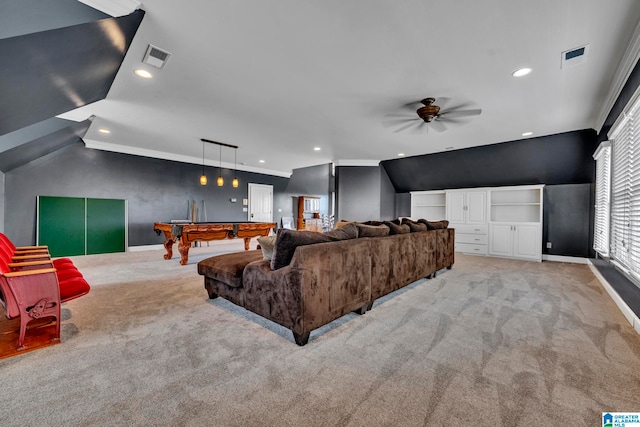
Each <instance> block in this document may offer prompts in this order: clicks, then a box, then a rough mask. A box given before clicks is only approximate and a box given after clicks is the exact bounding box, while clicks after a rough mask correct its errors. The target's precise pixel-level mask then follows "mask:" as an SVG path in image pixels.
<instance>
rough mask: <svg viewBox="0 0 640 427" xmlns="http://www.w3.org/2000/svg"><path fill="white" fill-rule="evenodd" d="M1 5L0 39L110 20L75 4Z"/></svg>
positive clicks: (30, 0) (71, 0) (67, 0)
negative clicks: (105, 19)
mask: <svg viewBox="0 0 640 427" xmlns="http://www.w3.org/2000/svg"><path fill="white" fill-rule="evenodd" d="M1 3H2V5H1V6H0V39H5V38H8V37H16V36H22V35H25V34H29V33H37V32H40V31H46V30H52V29H54V28H63V27H69V26H72V25H77V24H82V23H86V22H93V21H97V20H99V19H104V18H109V17H110V16H109V15H107V14H105V13H102V12H100V11H99V10H96V9H94V8H92V7H91V6H87V5H85V4H83V3H80V2H79V1H78V0H20V1H11V0H3V1H2V2H1Z"/></svg>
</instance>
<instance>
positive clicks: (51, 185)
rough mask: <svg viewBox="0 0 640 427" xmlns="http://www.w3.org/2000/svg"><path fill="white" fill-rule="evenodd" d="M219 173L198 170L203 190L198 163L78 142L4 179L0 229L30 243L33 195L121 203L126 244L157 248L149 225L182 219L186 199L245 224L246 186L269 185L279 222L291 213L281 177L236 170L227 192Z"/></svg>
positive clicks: (214, 216) (218, 217)
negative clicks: (218, 181)
mask: <svg viewBox="0 0 640 427" xmlns="http://www.w3.org/2000/svg"><path fill="white" fill-rule="evenodd" d="M218 171H219V169H218V168H215V167H206V168H205V173H206V174H207V176H208V177H209V178H210V184H209V185H207V186H204V187H203V186H201V185H200V184H199V181H198V180H199V177H200V174H201V172H202V166H201V165H195V164H186V163H179V162H172V161H168V160H159V159H151V158H147V157H140V156H131V155H127V154H119V153H111V152H106V151H99V150H92V149H87V148H85V147H84V144H83V143H82V141H81V140H80V139H78V140H77V142H76V143H73V144H71V145H69V146H66V147H64V148H62V149H60V150H58V151H56V152H53V153H50V154H48V155H46V156H43V157H41V158H39V159H37V160H34V161H32V162H30V163H28V164H26V165H24V166H21V167H19V168H16V169H14V170H11V171H9V172H7V173H6V174H5V198H4V200H5V232H6V234H7V235H8V236H9V237H10V238H11V239H12V240H13V241H14V242H15V243H16V244H18V245H28V244H33V243H35V229H36V196H38V195H44V196H63V197H94V198H113V199H126V200H128V206H129V245H130V246H138V245H149V244H160V243H162V242H163V239H162V238H161V237H158V236H156V234H155V233H154V232H153V222H156V221H169V220H171V219H185V218H187V214H188V212H187V206H188V205H187V203H188V201H189V200H196V202H197V203H198V205H199V206H200V205H201V202H202V200H204V201H205V204H206V210H207V219H208V220H209V221H246V220H247V213H245V212H242V207H243V206H242V199H243V198H247V197H248V190H247V183H249V182H252V183H257V184H268V185H273V190H274V220H275V221H277V222H278V223H279V222H280V217H281V216H282V215H279V214H278V213H277V212H278V209H281V210H283V212H284V211H286V210H289V209H290V204H289V199H288V198H287V197H286V196H284V194H286V188H287V185H288V183H289V179H288V178H282V177H275V176H270V175H262V174H257V173H250V172H243V171H238V173H237V176H238V179H239V180H240V188H237V189H234V188H232V187H231V185H230V183H231V180H232V179H233V170H229V169H223V170H222V176H223V178H224V179H225V183H227V185H225V186H224V187H217V186H216V185H215V179H213V178H214V177H216V176H217V175H218ZM231 198H236V199H237V200H238V201H237V203H231V201H230V199H231Z"/></svg>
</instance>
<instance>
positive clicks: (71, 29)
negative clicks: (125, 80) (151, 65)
mask: <svg viewBox="0 0 640 427" xmlns="http://www.w3.org/2000/svg"><path fill="white" fill-rule="evenodd" d="M143 17H144V11H142V10H137V11H135V12H133V13H132V14H130V15H127V16H123V17H119V18H106V19H102V20H99V21H95V22H89V23H83V24H78V25H72V26H68V27H63V28H56V29H52V30H47V31H41V32H36V33H30V34H25V35H21V36H17V37H10V38H5V39H0V58H2V67H0V94H1V97H2V102H1V103H0V135H1V134H6V133H9V132H13V131H15V130H17V129H20V128H23V127H25V126H29V125H32V124H34V123H37V122H40V121H43V120H46V119H49V118H51V117H53V116H56V115H58V114H61V113H64V112H67V111H70V110H73V109H75V108H77V107H80V106H82V105H85V104H89V103H91V102H95V101H98V100H100V99H103V98H104V97H105V96H106V95H107V93H108V91H109V88H110V87H111V84H112V82H113V79H114V78H115V76H116V73H117V72H118V69H119V68H120V64H121V63H122V60H123V59H124V56H125V54H126V53H127V50H128V49H129V46H130V45H131V42H132V40H133V37H134V35H135V34H136V31H137V30H138V27H139V25H140V23H141V22H142V18H143ZM106 24H108V25H106ZM114 39H116V40H118V43H114ZM52 76H57V78H52Z"/></svg>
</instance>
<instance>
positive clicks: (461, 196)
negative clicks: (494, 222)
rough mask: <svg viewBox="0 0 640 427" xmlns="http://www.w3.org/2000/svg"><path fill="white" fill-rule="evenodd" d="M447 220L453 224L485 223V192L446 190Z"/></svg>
mask: <svg viewBox="0 0 640 427" xmlns="http://www.w3.org/2000/svg"><path fill="white" fill-rule="evenodd" d="M446 203H447V219H448V220H449V222H452V223H454V224H470V225H474V224H475V225H479V224H486V223H487V192H486V191H485V190H447V191H446Z"/></svg>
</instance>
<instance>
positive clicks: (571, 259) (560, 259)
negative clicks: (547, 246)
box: [542, 254, 590, 264]
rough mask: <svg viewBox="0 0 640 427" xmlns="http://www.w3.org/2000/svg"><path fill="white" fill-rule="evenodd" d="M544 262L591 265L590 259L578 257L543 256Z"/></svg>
mask: <svg viewBox="0 0 640 427" xmlns="http://www.w3.org/2000/svg"><path fill="white" fill-rule="evenodd" d="M542 260H543V261H551V262H566V263H572V264H590V261H589V258H582V257H576V256H565V255H544V254H543V255H542Z"/></svg>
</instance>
